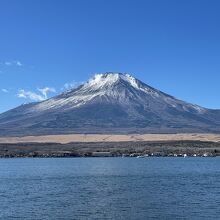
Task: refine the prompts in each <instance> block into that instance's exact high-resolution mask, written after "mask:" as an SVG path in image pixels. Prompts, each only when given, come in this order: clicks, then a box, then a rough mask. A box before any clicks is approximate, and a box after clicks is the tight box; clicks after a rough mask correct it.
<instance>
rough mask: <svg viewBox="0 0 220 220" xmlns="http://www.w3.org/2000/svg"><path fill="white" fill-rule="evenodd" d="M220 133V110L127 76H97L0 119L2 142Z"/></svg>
mask: <svg viewBox="0 0 220 220" xmlns="http://www.w3.org/2000/svg"><path fill="white" fill-rule="evenodd" d="M194 132H201V133H202V132H209V133H219V132H220V110H211V109H207V108H203V107H200V106H198V105H194V104H190V103H187V102H184V101H181V100H178V99H176V98H174V97H173V96H170V95H168V94H166V93H163V92H161V91H159V90H157V89H154V88H152V87H150V86H148V85H146V84H145V83H143V82H141V81H140V80H138V79H136V78H134V77H133V76H131V75H129V74H126V73H112V72H110V73H103V74H96V75H95V76H94V77H93V78H91V79H90V80H89V81H88V82H86V83H84V84H83V85H80V86H79V87H77V88H75V89H72V90H69V91H67V92H64V93H62V94H60V95H58V96H55V97H53V98H50V99H47V100H45V101H42V102H37V103H30V104H25V105H21V106H19V107H17V108H15V109H12V110H9V111H7V112H5V113H2V114H0V136H25V135H50V134H73V133H82V134H87V133H90V134H103V133H106V134H128V133H194Z"/></svg>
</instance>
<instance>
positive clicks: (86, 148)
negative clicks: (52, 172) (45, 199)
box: [0, 141, 220, 158]
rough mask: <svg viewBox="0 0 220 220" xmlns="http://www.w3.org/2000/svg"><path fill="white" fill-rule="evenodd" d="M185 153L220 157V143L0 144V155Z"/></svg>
mask: <svg viewBox="0 0 220 220" xmlns="http://www.w3.org/2000/svg"><path fill="white" fill-rule="evenodd" d="M184 156H185V157H215V156H220V143H219V142H204V141H147V142H146V141H139V142H132V141H129V142H85V143H84V142H73V143H68V144H60V143H0V158H20V157H21V158H22V157H39V158H51V157H54V158H58V157H184Z"/></svg>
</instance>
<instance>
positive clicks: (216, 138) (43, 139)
mask: <svg viewBox="0 0 220 220" xmlns="http://www.w3.org/2000/svg"><path fill="white" fill-rule="evenodd" d="M127 141H133V142H139V141H211V142H220V134H196V133H194V134H183V133H182V134H140V135H139V134H129V135H103V134H68V135H45V136H25V137H1V138H0V143H27V142H29V143H31V142H37V143H49V142H50V143H61V144H66V143H71V142H86V143H87V142H127Z"/></svg>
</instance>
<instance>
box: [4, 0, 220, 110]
mask: <svg viewBox="0 0 220 220" xmlns="http://www.w3.org/2000/svg"><path fill="white" fill-rule="evenodd" d="M110 71H114V72H127V73H130V74H132V75H134V76H135V77H137V78H139V79H140V80H142V81H144V82H145V83H147V84H149V85H151V86H153V87H155V88H157V89H160V90H162V91H164V92H167V93H169V94H171V95H174V96H175V97H177V98H179V99H182V100H185V101H188V102H192V103H196V104H199V105H202V106H204V107H208V108H220V98H219V96H220V86H219V84H220V1H218V0H166V1H165V0H130V1H129V0H69V1H68V0H19V1H18V0H0V112H3V111H6V110H8V109H10V108H13V107H15V106H18V105H20V104H22V103H26V102H30V101H32V100H43V99H44V98H46V97H51V96H53V95H56V94H58V93H60V92H61V91H63V89H64V87H68V86H70V85H75V84H78V83H80V82H83V81H86V80H87V79H88V78H89V77H91V76H92V75H93V74H94V73H100V72H110Z"/></svg>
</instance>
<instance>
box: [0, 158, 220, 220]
mask: <svg viewBox="0 0 220 220" xmlns="http://www.w3.org/2000/svg"><path fill="white" fill-rule="evenodd" d="M14 218H16V219H53V220H55V219H101V220H102V219H116V220H117V219H208V220H210V219H220V158H141V159H137V158H62V159H55V158H54V159H53V158H48V159H32V158H22V159H0V219H14Z"/></svg>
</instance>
